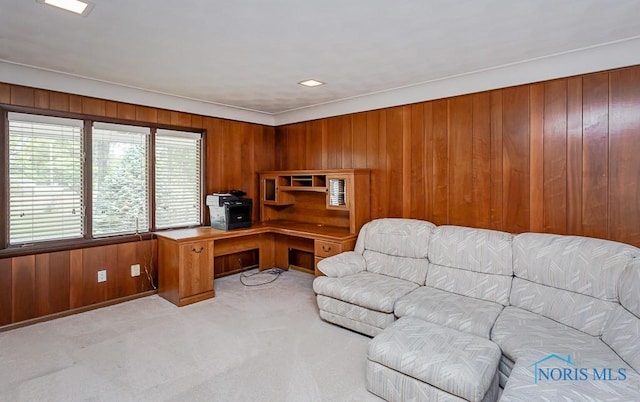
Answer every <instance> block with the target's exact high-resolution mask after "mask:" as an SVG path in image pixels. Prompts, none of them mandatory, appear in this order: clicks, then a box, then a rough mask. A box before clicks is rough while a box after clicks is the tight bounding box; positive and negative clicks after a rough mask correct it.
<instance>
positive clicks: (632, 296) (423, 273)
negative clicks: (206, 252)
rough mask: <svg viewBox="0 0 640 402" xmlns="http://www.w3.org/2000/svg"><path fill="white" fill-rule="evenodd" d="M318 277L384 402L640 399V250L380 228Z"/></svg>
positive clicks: (330, 312) (390, 225) (427, 226)
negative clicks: (359, 346)
mask: <svg viewBox="0 0 640 402" xmlns="http://www.w3.org/2000/svg"><path fill="white" fill-rule="evenodd" d="M318 269H319V270H320V271H322V272H323V273H324V274H325V275H326V276H322V277H318V278H316V279H315V280H314V284H313V285H314V290H315V292H316V293H317V301H318V307H319V310H320V316H321V317H322V318H323V319H324V320H326V321H329V322H332V323H335V324H338V325H340V326H343V327H346V328H349V329H352V330H354V331H357V332H361V333H363V334H366V335H369V336H372V337H375V338H373V339H372V340H371V342H370V345H369V351H368V356H367V373H366V375H367V386H368V389H369V390H370V391H372V392H373V393H375V394H377V395H379V396H381V397H383V398H384V399H387V400H398V401H404V400H435V399H437V400H474V401H475V400H477V401H480V400H484V401H495V400H497V398H498V397H499V395H500V393H501V400H505V401H511V400H514V401H516V400H517V401H519V400H522V401H531V400H549V401H557V400H571V401H573V400H594V401H596V400H597V401H600V400H612V401H613V400H619V401H640V375H639V374H638V372H639V371H640V334H639V332H640V318H639V317H640V249H637V248H635V247H632V246H629V245H626V244H622V243H617V242H612V241H606V240H600V239H593V238H586V237H577V236H560V235H551V234H539V233H524V234H519V235H511V234H509V233H504V232H498V231H491V230H483V229H473V228H466V227H457V226H438V227H436V226H435V225H433V224H432V223H429V222H426V221H419V220H411V219H379V220H375V221H372V222H369V223H368V224H366V225H364V226H363V228H362V230H361V232H360V234H359V236H358V240H357V243H356V247H355V250H354V251H352V252H346V253H342V254H339V255H337V256H334V257H330V258H326V259H324V260H322V261H321V262H320V263H319V264H318ZM496 351H497V352H496ZM496 353H497V354H496ZM498 384H499V385H500V388H502V389H503V390H502V391H500V390H499V389H498Z"/></svg>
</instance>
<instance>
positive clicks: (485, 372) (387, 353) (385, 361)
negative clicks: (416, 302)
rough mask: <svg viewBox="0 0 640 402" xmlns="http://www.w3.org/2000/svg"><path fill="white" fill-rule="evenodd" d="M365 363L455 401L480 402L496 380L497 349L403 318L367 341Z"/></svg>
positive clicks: (473, 338)
mask: <svg viewBox="0 0 640 402" xmlns="http://www.w3.org/2000/svg"><path fill="white" fill-rule="evenodd" d="M367 359H368V360H369V361H370V362H375V363H378V364H380V365H382V366H385V367H388V368H390V369H392V370H395V371H397V372H400V373H403V374H405V375H407V376H409V377H412V378H415V379H417V380H420V381H422V382H424V383H427V384H430V385H432V386H434V387H436V388H439V389H441V390H443V391H445V392H447V393H449V394H452V395H454V396H457V397H460V398H464V399H467V400H470V401H481V400H482V399H483V398H484V396H485V394H486V393H487V391H488V390H489V388H490V387H491V385H492V384H493V382H494V381H495V380H496V372H497V367H498V361H499V360H500V348H498V346H497V345H496V344H495V343H493V342H491V341H489V340H487V339H484V338H481V337H479V336H475V335H472V334H468V333H465V332H460V331H457V330H455V329H451V328H446V327H443V326H440V325H437V324H433V323H430V322H427V321H423V320H420V319H418V318H413V317H403V318H400V319H399V320H398V321H396V322H395V323H393V324H392V325H390V326H389V327H388V328H387V329H385V330H384V331H383V332H382V333H380V334H379V335H378V336H376V337H375V338H374V339H372V340H371V341H370V342H369V347H368V349H367Z"/></svg>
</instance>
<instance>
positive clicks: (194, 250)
mask: <svg viewBox="0 0 640 402" xmlns="http://www.w3.org/2000/svg"><path fill="white" fill-rule="evenodd" d="M191 251H193V252H194V253H198V254H200V253H201V252H203V251H204V247H200V250H196V249H195V247H191Z"/></svg>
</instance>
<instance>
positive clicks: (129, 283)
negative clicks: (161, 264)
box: [115, 240, 157, 297]
mask: <svg viewBox="0 0 640 402" xmlns="http://www.w3.org/2000/svg"><path fill="white" fill-rule="evenodd" d="M154 241H155V240H145V241H139V242H132V243H121V244H118V245H117V255H118V262H117V268H116V278H115V279H116V296H117V297H124V296H130V295H134V294H136V293H140V292H144V291H147V290H151V289H153V286H152V285H153V284H155V283H156V282H155V280H153V276H152V280H153V284H152V282H150V280H149V278H148V277H147V275H146V271H145V269H146V270H147V271H148V272H149V273H150V274H153V273H154V272H155V271H156V268H155V267H154V266H153V265H151V263H152V261H157V256H156V255H154V254H155V253H156V252H157V249H156V247H154V246H153V242H154ZM134 264H139V265H140V276H133V277H132V276H131V266H132V265H134Z"/></svg>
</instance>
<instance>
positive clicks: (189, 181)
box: [155, 129, 202, 229]
mask: <svg viewBox="0 0 640 402" xmlns="http://www.w3.org/2000/svg"><path fill="white" fill-rule="evenodd" d="M201 142H202V135H201V134H199V133H189V132H182V131H173V130H163V129H158V130H157V131H156V141H155V143H156V144H155V145H156V147H155V152H156V157H155V159H156V160H155V181H156V189H155V190H156V191H155V193H156V227H157V228H161V229H166V228H171V227H180V226H193V225H200V224H201V223H202V175H201V166H202V157H201Z"/></svg>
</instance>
